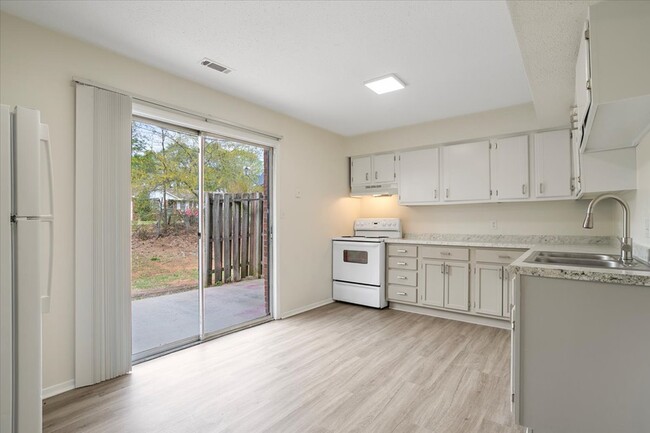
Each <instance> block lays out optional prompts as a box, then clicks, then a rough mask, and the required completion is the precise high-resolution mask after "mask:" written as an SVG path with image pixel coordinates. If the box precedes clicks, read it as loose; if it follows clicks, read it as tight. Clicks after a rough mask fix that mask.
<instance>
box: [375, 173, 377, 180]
mask: <svg viewBox="0 0 650 433" xmlns="http://www.w3.org/2000/svg"><path fill="white" fill-rule="evenodd" d="M375 180H377V172H375Z"/></svg>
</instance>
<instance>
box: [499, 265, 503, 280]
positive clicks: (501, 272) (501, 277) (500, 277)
mask: <svg viewBox="0 0 650 433" xmlns="http://www.w3.org/2000/svg"><path fill="white" fill-rule="evenodd" d="M499 279H500V280H503V268H501V269H499Z"/></svg>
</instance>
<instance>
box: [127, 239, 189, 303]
mask: <svg viewBox="0 0 650 433" xmlns="http://www.w3.org/2000/svg"><path fill="white" fill-rule="evenodd" d="M152 229H153V227H152ZM196 232H197V230H196V228H192V227H190V228H189V230H186V229H185V228H184V227H178V228H172V229H170V230H169V231H168V233H167V234H163V235H161V236H156V235H155V234H154V233H153V230H151V233H147V236H142V234H141V233H138V232H136V230H134V232H133V233H132V236H131V251H132V259H131V260H132V262H131V266H132V271H131V272H132V273H131V280H132V283H131V297H132V298H133V299H140V298H145V297H149V296H159V295H163V294H168V293H174V292H180V291H185V290H191V289H196V288H197V287H198V274H197V272H198V240H197V236H196Z"/></svg>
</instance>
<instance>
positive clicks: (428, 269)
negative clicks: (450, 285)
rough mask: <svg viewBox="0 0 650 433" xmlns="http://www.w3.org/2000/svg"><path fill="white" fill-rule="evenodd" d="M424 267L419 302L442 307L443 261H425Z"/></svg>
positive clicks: (443, 291)
mask: <svg viewBox="0 0 650 433" xmlns="http://www.w3.org/2000/svg"><path fill="white" fill-rule="evenodd" d="M423 268H424V290H423V291H422V292H423V293H422V299H421V303H422V304H424V305H432V306H434V307H444V296H445V263H444V262H442V261H434V260H432V261H426V262H424V263H423Z"/></svg>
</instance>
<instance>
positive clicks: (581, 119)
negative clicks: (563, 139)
mask: <svg viewBox="0 0 650 433" xmlns="http://www.w3.org/2000/svg"><path fill="white" fill-rule="evenodd" d="M586 31H587V24H585V28H584V29H583V32H582V37H581V38H580V47H579V49H578V59H577V61H576V87H575V104H576V114H577V117H578V118H577V124H578V125H577V126H578V130H577V131H576V135H577V137H576V138H577V141H578V147H580V144H581V142H582V131H583V129H584V125H585V121H586V119H587V113H588V111H589V107H590V105H591V85H590V79H591V69H590V64H589V63H590V59H589V39H587V38H586V34H585V33H586Z"/></svg>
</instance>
